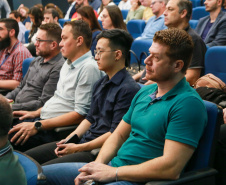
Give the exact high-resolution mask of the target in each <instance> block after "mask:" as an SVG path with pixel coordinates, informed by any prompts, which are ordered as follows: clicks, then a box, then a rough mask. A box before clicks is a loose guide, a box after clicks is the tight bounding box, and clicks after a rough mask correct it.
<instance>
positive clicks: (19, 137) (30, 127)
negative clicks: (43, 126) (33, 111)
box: [8, 122, 38, 145]
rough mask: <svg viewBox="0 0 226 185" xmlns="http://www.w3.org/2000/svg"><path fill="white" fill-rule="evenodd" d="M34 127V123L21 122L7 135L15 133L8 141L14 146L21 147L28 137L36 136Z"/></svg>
mask: <svg viewBox="0 0 226 185" xmlns="http://www.w3.org/2000/svg"><path fill="white" fill-rule="evenodd" d="M34 125H35V123H34V122H23V123H20V124H17V125H16V126H14V127H13V128H12V129H11V130H10V131H9V133H8V134H11V133H13V132H17V133H16V134H15V135H14V136H13V137H12V139H11V140H10V141H11V142H12V143H15V145H18V144H21V145H23V144H24V143H25V142H26V141H27V140H28V139H29V137H31V136H33V135H35V134H37V132H38V131H37V129H36V128H35V126H34Z"/></svg>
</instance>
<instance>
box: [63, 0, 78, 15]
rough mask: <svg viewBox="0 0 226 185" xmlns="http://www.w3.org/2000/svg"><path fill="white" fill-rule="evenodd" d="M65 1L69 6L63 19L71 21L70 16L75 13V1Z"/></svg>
mask: <svg viewBox="0 0 226 185" xmlns="http://www.w3.org/2000/svg"><path fill="white" fill-rule="evenodd" d="M67 1H68V3H69V4H70V6H69V8H68V10H67V12H66V14H65V16H64V19H71V17H72V15H73V14H74V13H75V12H76V10H75V4H76V1H75V0H67Z"/></svg>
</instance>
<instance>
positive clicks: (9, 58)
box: [0, 19, 32, 95]
mask: <svg viewBox="0 0 226 185" xmlns="http://www.w3.org/2000/svg"><path fill="white" fill-rule="evenodd" d="M18 33H19V26H18V23H17V21H16V20H14V19H0V90H1V89H8V90H13V89H15V88H16V87H17V86H18V85H19V84H20V81H21V79H22V63H23V61H24V59H26V58H30V57H32V55H31V54H30V52H29V51H28V50H27V48H26V47H24V45H23V44H22V43H20V42H19V40H18V39H17V36H18ZM0 93H1V92H0ZM2 94H4V95H5V94H6V92H2Z"/></svg>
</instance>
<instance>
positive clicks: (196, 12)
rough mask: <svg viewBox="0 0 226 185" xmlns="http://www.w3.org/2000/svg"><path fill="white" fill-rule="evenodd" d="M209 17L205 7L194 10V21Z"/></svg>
mask: <svg viewBox="0 0 226 185" xmlns="http://www.w3.org/2000/svg"><path fill="white" fill-rule="evenodd" d="M207 15H209V12H207V11H206V8H205V6H199V7H195V8H193V9H192V20H199V19H200V18H202V17H205V16H207Z"/></svg>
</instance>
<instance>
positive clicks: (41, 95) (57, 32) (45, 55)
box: [6, 23, 65, 111]
mask: <svg viewBox="0 0 226 185" xmlns="http://www.w3.org/2000/svg"><path fill="white" fill-rule="evenodd" d="M61 31H62V30H61V28H60V26H58V25H56V24H53V23H49V24H46V25H41V26H40V27H39V30H38V33H37V39H36V43H35V47H36V54H37V55H38V56H39V57H37V58H35V59H34V60H33V61H32V62H31V64H30V67H29V69H28V72H27V74H26V76H25V77H24V79H23V80H22V82H21V83H20V85H19V86H18V87H17V88H16V89H14V90H13V91H12V92H10V93H8V94H7V95H6V98H8V99H9V102H13V101H14V103H13V104H12V109H13V110H14V111H15V110H33V111H34V110H37V109H39V108H40V107H42V106H43V105H44V104H45V102H46V101H47V100H48V99H50V98H51V97H52V96H53V94H54V91H55V90H56V85H57V82H58V80H59V73H60V69H61V67H62V65H63V63H64V62H65V60H64V58H63V56H62V54H61V52H60V46H59V43H60V41H61Z"/></svg>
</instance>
